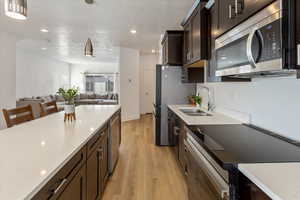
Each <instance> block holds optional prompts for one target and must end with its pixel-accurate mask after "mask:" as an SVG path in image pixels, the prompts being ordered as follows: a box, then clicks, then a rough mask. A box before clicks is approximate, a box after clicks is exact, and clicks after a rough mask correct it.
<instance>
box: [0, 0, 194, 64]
mask: <svg viewBox="0 0 300 200" xmlns="http://www.w3.org/2000/svg"><path fill="white" fill-rule="evenodd" d="M193 3H194V0H95V4H93V5H88V4H86V3H84V0H28V20H26V21H17V20H14V19H10V18H8V17H6V16H5V15H4V0H0V24H1V27H0V31H5V32H10V33H13V34H17V35H18V38H19V39H20V40H24V41H21V42H20V44H18V46H19V47H20V48H24V49H26V50H28V51H36V52H39V53H40V52H42V53H43V54H45V55H48V56H51V57H54V58H55V59H58V60H62V61H65V62H69V63H82V62H85V63H89V62H111V61H117V59H118V48H116V47H118V46H124V47H129V48H134V49H138V50H140V51H141V52H145V53H146V52H151V50H152V49H156V50H157V49H158V41H159V38H160V35H161V34H162V33H164V31H165V30H167V29H180V28H181V27H180V22H181V20H182V19H183V18H184V17H185V16H186V14H187V12H188V10H189V9H190V8H191V6H192V4H193ZM41 28H48V29H49V33H41V32H40V29H41ZM131 29H136V30H137V34H136V35H132V34H131V33H130V30H131ZM88 37H90V38H91V39H92V41H93V43H94V48H95V56H96V57H95V58H86V57H84V56H83V48H84V44H85V41H86V40H87V38H88ZM42 47H46V48H47V50H44V51H41V48H42Z"/></svg>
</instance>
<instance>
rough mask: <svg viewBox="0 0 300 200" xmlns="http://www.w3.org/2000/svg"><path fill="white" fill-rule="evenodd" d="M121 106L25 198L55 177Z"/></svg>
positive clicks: (26, 198) (28, 199)
mask: <svg viewBox="0 0 300 200" xmlns="http://www.w3.org/2000/svg"><path fill="white" fill-rule="evenodd" d="M120 109H121V106H120V105H119V106H118V108H117V109H116V111H115V112H113V113H112V114H111V116H110V117H108V118H107V119H106V120H105V122H103V123H102V124H101V125H100V126H99V127H98V128H97V129H96V130H95V131H94V132H93V133H92V134H91V135H90V136H89V137H88V138H87V139H86V140H85V141H84V142H82V144H81V145H79V146H78V147H77V148H76V150H74V151H73V152H72V153H71V154H70V155H69V156H68V157H67V158H66V159H65V160H64V161H63V162H62V163H61V164H60V165H59V166H58V167H57V168H56V169H55V170H53V171H52V172H51V173H50V174H49V175H48V176H47V177H45V179H44V181H42V182H41V183H40V184H39V185H37V186H36V187H35V188H34V189H33V191H32V192H30V193H29V194H28V195H27V196H26V197H24V200H30V199H32V198H33V197H34V196H35V195H36V194H37V193H38V192H39V191H40V190H41V189H42V188H43V187H44V186H45V185H46V184H47V183H48V181H49V180H51V178H53V177H54V176H55V175H56V174H57V173H58V172H59V170H61V169H62V168H63V166H64V165H65V164H66V163H68V161H70V160H71V158H73V156H74V155H76V153H78V152H79V151H80V150H81V149H82V148H83V147H84V146H85V145H86V144H87V143H88V141H89V140H90V139H91V138H92V137H93V136H94V135H95V134H96V133H97V132H98V131H99V130H100V129H101V127H102V126H103V125H104V124H106V123H108V121H109V119H110V118H111V117H112V116H113V115H114V114H116V113H117V112H118V111H120Z"/></svg>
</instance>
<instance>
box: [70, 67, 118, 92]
mask: <svg viewBox="0 0 300 200" xmlns="http://www.w3.org/2000/svg"><path fill="white" fill-rule="evenodd" d="M118 72H119V63H99V64H72V65H71V85H72V86H76V87H79V88H80V92H85V86H84V83H85V80H84V73H118ZM116 85H117V89H116V91H119V89H118V88H119V87H118V85H119V82H118V81H117V84H116Z"/></svg>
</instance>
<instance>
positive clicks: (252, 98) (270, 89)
mask: <svg viewBox="0 0 300 200" xmlns="http://www.w3.org/2000/svg"><path fill="white" fill-rule="evenodd" d="M206 85H208V86H209V87H211V88H213V89H214V93H215V99H216V105H217V110H218V111H220V112H223V113H225V114H228V115H231V116H233V117H235V118H238V119H242V120H243V119H247V118H248V119H249V121H250V123H252V124H254V125H257V126H260V127H262V128H265V129H269V130H271V131H274V132H277V133H278V134H281V135H284V136H286V137H289V138H292V139H295V140H298V141H300V131H299V122H300V80H297V79H296V78H295V77H288V78H287V77H286V78H264V79H255V80H253V81H252V82H250V83H209V84H206ZM198 88H199V87H198Z"/></svg>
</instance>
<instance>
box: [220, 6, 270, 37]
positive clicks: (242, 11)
mask: <svg viewBox="0 0 300 200" xmlns="http://www.w3.org/2000/svg"><path fill="white" fill-rule="evenodd" d="M272 2H274V0H256V1H255V0H216V1H215V4H216V5H217V7H218V15H219V16H218V19H219V26H218V36H220V35H221V34H223V33H225V32H227V31H229V30H230V29H232V28H233V27H235V26H236V25H238V24H240V23H241V22H243V21H245V20H247V19H248V18H249V17H251V16H252V15H254V14H256V13H257V12H258V11H260V10H261V9H263V8H265V7H266V6H268V5H269V4H271V3H272Z"/></svg>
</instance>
